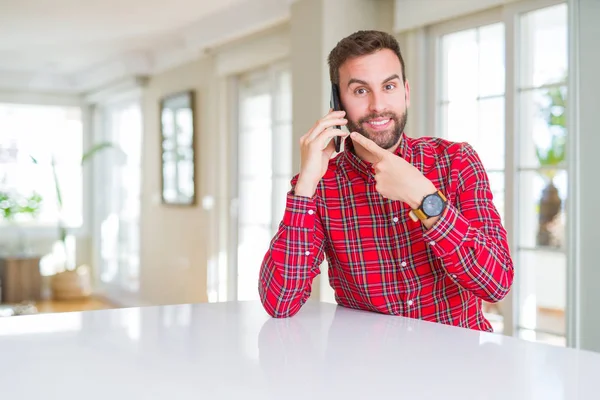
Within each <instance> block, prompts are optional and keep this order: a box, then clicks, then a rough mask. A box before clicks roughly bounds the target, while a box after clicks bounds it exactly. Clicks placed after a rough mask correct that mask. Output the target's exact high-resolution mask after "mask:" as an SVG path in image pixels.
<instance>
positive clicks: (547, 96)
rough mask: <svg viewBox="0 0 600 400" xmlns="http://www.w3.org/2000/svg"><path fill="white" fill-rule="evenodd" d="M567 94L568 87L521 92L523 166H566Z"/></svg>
mask: <svg viewBox="0 0 600 400" xmlns="http://www.w3.org/2000/svg"><path fill="white" fill-rule="evenodd" d="M566 96H567V89H566V87H565V86H562V87H556V88H551V89H537V90H530V91H525V92H522V93H521V96H520V107H521V111H520V113H521V124H520V134H519V141H520V161H521V162H520V164H521V166H523V167H538V166H541V167H556V166H557V165H560V166H564V164H565V162H566V160H565V156H566V149H565V146H566V135H567V130H566V108H565V106H566Z"/></svg>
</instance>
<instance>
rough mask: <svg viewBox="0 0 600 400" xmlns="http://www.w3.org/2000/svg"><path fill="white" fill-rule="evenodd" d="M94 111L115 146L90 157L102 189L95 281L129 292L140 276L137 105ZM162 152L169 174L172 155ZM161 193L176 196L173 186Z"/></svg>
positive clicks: (139, 127)
mask: <svg viewBox="0 0 600 400" xmlns="http://www.w3.org/2000/svg"><path fill="white" fill-rule="evenodd" d="M98 112H99V113H100V115H101V118H103V119H104V120H105V124H103V125H104V126H105V127H106V130H105V131H103V132H102V135H103V140H105V141H108V142H110V143H112V144H113V145H115V146H116V147H118V149H119V151H115V150H113V149H110V150H107V151H102V152H100V153H98V154H97V155H96V157H98V159H99V162H100V163H101V166H102V167H101V168H99V171H98V172H99V173H98V177H97V178H98V179H99V180H100V182H101V183H102V186H103V189H104V190H102V191H101V192H100V193H99V196H101V197H100V198H99V199H96V205H95V207H96V209H97V212H98V213H99V219H100V222H99V224H100V249H101V250H100V251H101V266H100V279H101V280H102V282H104V283H108V284H110V285H115V286H116V287H118V288H119V289H124V290H127V291H132V292H135V291H137V290H139V274H140V260H139V257H140V256H139V252H140V232H139V229H140V207H141V205H140V201H141V200H140V199H141V187H140V182H141V180H142V169H141V168H142V166H141V151H142V114H141V109H140V106H139V103H137V102H132V103H123V104H118V105H114V106H111V107H105V108H100V109H99V110H98ZM166 156H167V157H172V158H171V159H172V160H173V161H172V162H171V163H169V164H167V165H168V166H167V168H166V169H165V173H166V174H173V175H175V174H176V172H175V170H176V168H175V162H176V161H175V160H176V156H177V155H176V153H175V152H171V153H167V154H166ZM180 164H181V163H180ZM179 168H180V171H179V176H180V177H181V175H182V174H183V173H184V172H185V171H184V170H182V169H181V165H180V166H179ZM189 173H191V171H188V174H189ZM169 181H170V180H169ZM167 190H168V188H167ZM167 195H168V196H169V195H170V196H173V199H174V200H176V199H177V196H178V193H177V190H176V188H175V187H173V188H172V189H171V190H168V193H167Z"/></svg>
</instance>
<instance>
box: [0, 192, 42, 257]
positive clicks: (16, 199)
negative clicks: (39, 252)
mask: <svg viewBox="0 0 600 400" xmlns="http://www.w3.org/2000/svg"><path fill="white" fill-rule="evenodd" d="M41 205H42V196H41V195H40V194H39V193H36V192H33V193H32V194H31V195H30V196H24V195H22V194H19V193H16V192H14V191H2V192H0V218H1V219H4V220H5V221H7V222H8V223H9V224H13V225H14V226H15V227H17V229H18V232H19V234H18V244H17V248H16V250H15V251H14V253H16V254H18V255H24V254H26V253H28V250H27V245H26V243H25V238H24V235H23V234H22V231H21V229H20V226H19V222H20V221H18V220H19V216H20V215H23V216H25V218H27V217H29V218H30V219H35V218H36V217H37V216H38V214H39V211H40V208H41Z"/></svg>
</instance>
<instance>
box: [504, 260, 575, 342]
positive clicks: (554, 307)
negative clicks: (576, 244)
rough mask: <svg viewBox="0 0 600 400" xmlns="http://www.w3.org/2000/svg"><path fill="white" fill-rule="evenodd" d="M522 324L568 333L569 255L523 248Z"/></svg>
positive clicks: (561, 333) (519, 287) (520, 272)
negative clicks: (567, 279) (566, 320)
mask: <svg viewBox="0 0 600 400" xmlns="http://www.w3.org/2000/svg"><path fill="white" fill-rule="evenodd" d="M517 260H518V265H517V266H516V268H518V269H519V279H518V280H517V281H516V282H515V283H517V285H518V289H519V300H520V301H519V308H520V310H519V311H520V312H519V326H521V327H522V328H527V329H539V330H543V331H547V332H553V333H557V334H560V335H564V334H565V314H564V313H565V306H566V287H567V284H566V265H567V263H566V255H565V254H564V253H560V252H556V251H545V250H531V251H528V250H522V251H520V252H519V254H518V258H517Z"/></svg>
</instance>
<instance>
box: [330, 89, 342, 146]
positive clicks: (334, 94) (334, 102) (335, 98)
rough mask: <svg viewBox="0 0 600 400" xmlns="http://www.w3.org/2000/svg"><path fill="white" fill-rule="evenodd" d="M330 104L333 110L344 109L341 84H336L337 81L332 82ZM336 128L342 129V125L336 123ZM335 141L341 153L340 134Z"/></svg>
mask: <svg viewBox="0 0 600 400" xmlns="http://www.w3.org/2000/svg"><path fill="white" fill-rule="evenodd" d="M329 104H330V107H331V108H332V109H333V111H343V109H342V103H341V101H340V89H339V86H338V85H336V84H335V83H331V100H330V102H329ZM335 128H336V129H342V127H341V126H339V125H336V126H335ZM333 141H334V144H335V151H336V152H338V153H339V152H340V147H341V143H342V138H341V137H340V136H336V137H334V138H333Z"/></svg>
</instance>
